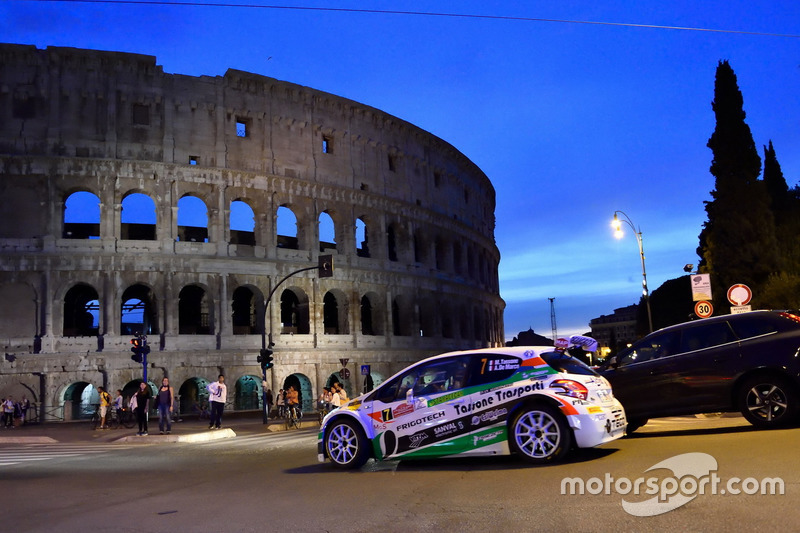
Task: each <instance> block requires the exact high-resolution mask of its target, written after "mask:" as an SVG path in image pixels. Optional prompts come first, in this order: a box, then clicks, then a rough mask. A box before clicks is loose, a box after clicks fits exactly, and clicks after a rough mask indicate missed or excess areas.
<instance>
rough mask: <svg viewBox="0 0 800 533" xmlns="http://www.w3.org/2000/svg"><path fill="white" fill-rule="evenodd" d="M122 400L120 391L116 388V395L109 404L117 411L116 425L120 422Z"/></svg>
mask: <svg viewBox="0 0 800 533" xmlns="http://www.w3.org/2000/svg"><path fill="white" fill-rule="evenodd" d="M124 401H125V400H124V399H123V398H122V391H121V390H120V389H117V397H116V398H114V402H113V403H112V404H111V408H112V409H114V410H115V411H116V412H117V427H119V424H120V423H121V422H122V409H123V403H124Z"/></svg>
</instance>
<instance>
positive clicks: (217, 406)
mask: <svg viewBox="0 0 800 533" xmlns="http://www.w3.org/2000/svg"><path fill="white" fill-rule="evenodd" d="M206 388H207V389H208V393H209V398H208V399H209V401H210V402H211V419H210V422H209V424H208V429H214V428H216V429H219V428H221V427H222V411H223V409H225V400H227V398H228V387H227V386H226V385H225V376H223V375H222V374H220V375H219V378H218V379H217V381H215V382H214V383H209V384H208V387H206Z"/></svg>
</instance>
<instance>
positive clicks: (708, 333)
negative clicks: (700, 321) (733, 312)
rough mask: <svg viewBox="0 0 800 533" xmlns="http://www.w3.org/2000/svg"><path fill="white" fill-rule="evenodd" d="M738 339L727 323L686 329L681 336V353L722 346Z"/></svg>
mask: <svg viewBox="0 0 800 533" xmlns="http://www.w3.org/2000/svg"><path fill="white" fill-rule="evenodd" d="M736 340H737V339H736V337H735V336H734V335H733V331H731V328H730V326H729V325H728V323H727V322H715V323H713V324H704V325H702V326H697V327H693V328H686V329H684V330H683V332H682V334H681V350H680V351H681V353H686V352H694V351H697V350H703V349H706V348H712V347H714V346H720V345H722V344H727V343H729V342H735V341H736Z"/></svg>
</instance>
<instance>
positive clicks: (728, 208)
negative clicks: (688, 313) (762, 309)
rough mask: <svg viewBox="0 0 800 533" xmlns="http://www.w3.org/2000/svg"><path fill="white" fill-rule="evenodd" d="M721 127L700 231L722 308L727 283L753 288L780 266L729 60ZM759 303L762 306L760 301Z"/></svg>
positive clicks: (704, 263)
mask: <svg viewBox="0 0 800 533" xmlns="http://www.w3.org/2000/svg"><path fill="white" fill-rule="evenodd" d="M711 107H712V109H713V111H714V115H715V117H716V128H715V129H714V132H713V133H712V135H711V138H710V139H709V140H708V147H709V148H710V149H711V151H712V154H713V159H712V162H711V169H710V170H711V174H712V175H713V176H714V178H715V179H714V186H715V187H714V190H713V191H711V197H712V200H711V201H710V202H705V208H706V213H707V215H708V220H707V221H706V222H705V223H704V224H703V230H702V231H701V233H700V246H699V247H698V249H697V253H698V255H699V256H700V258H701V260H700V265H699V266H700V271H701V272H707V273H710V274H711V284H712V289H713V291H714V301H715V304H716V305H715V306H716V307H717V309H724V308H725V306H727V305H728V303H727V299H726V297H725V294H726V291H727V289H728V287H730V286H731V285H733V284H734V283H745V284H747V285H749V286H750V287H751V288H752V289H753V290H754V300H756V298H755V295H756V294H757V292H756V291H757V289H758V287H759V286H760V285H761V284H763V283H764V282H766V280H767V278H768V277H769V275H770V274H771V273H773V272H775V271H776V270H777V269H778V251H777V239H776V236H775V221H774V218H773V214H772V211H771V209H770V198H769V195H768V193H767V188H766V186H765V184H764V182H763V181H760V180H759V179H758V176H759V174H760V172H761V158H760V157H759V156H758V151H757V150H756V146H755V142H753V135H752V133H751V132H750V127H749V126H748V125H747V123H746V122H745V117H746V114H745V112H744V100H743V98H742V93H741V91H740V90H739V86H738V82H737V80H736V74H735V73H734V72H733V69H732V68H731V66H730V65H729V64H728V62H727V61H720V62H719V64H718V66H717V72H716V79H715V83H714V101H713V102H712V104H711ZM754 303H756V304H757V301H755V302H754Z"/></svg>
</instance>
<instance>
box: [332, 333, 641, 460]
mask: <svg viewBox="0 0 800 533" xmlns="http://www.w3.org/2000/svg"><path fill="white" fill-rule="evenodd" d="M583 339H586V337H583ZM626 423H627V422H626V419H625V411H624V409H623V408H622V405H621V404H620V403H619V402H618V401H617V400H616V399H615V398H614V396H613V394H612V392H611V386H610V385H609V383H608V381H606V379H605V378H603V377H602V376H600V375H599V374H597V373H596V372H595V371H594V370H592V369H591V368H589V367H588V366H587V365H586V364H584V363H583V362H581V361H580V360H578V359H576V358H574V357H572V356H570V355H569V353H567V351H565V350H563V349H561V350H557V349H554V348H553V347H550V346H547V347H532V346H522V347H514V348H492V349H482V350H470V351H462V352H452V353H447V354H443V355H437V356H435V357H431V358H428V359H425V360H423V361H420V362H418V363H415V364H413V365H411V366H409V367H408V368H406V369H405V370H403V371H401V372H399V373H397V374H395V375H394V376H392V377H391V378H389V379H388V380H386V381H385V382H384V383H382V384H381V385H380V386H378V387H377V388H376V389H375V390H373V391H372V392H370V393H368V394H366V395H364V396H361V397H359V398H355V399H354V400H352V401H350V402H349V403H347V404H346V405H343V406H342V407H340V408H339V409H336V410H334V411H333V412H331V413H330V414H328V416H326V417H325V419H324V420H323V422H322V426H321V428H320V432H319V439H318V458H319V460H320V461H325V459H330V460H331V461H332V462H333V463H334V464H335V465H337V466H339V467H342V468H358V467H360V466H362V465H363V464H364V463H365V462H366V461H367V460H368V459H369V458H371V457H372V458H375V459H377V460H384V459H392V460H398V459H418V458H423V457H442V456H456V455H462V456H463V455H500V454H509V453H511V452H513V453H515V454H517V455H520V456H521V457H523V458H525V459H527V460H528V461H530V462H533V463H547V462H551V461H556V460H559V459H562V458H563V457H564V456H565V455H566V454H567V453H569V451H570V450H571V449H572V448H574V447H578V448H589V447H593V446H597V445H599V444H603V443H605V442H609V441H612V440H614V439H617V438H619V437H621V436H622V435H623V434H624V433H625V426H626Z"/></svg>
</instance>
